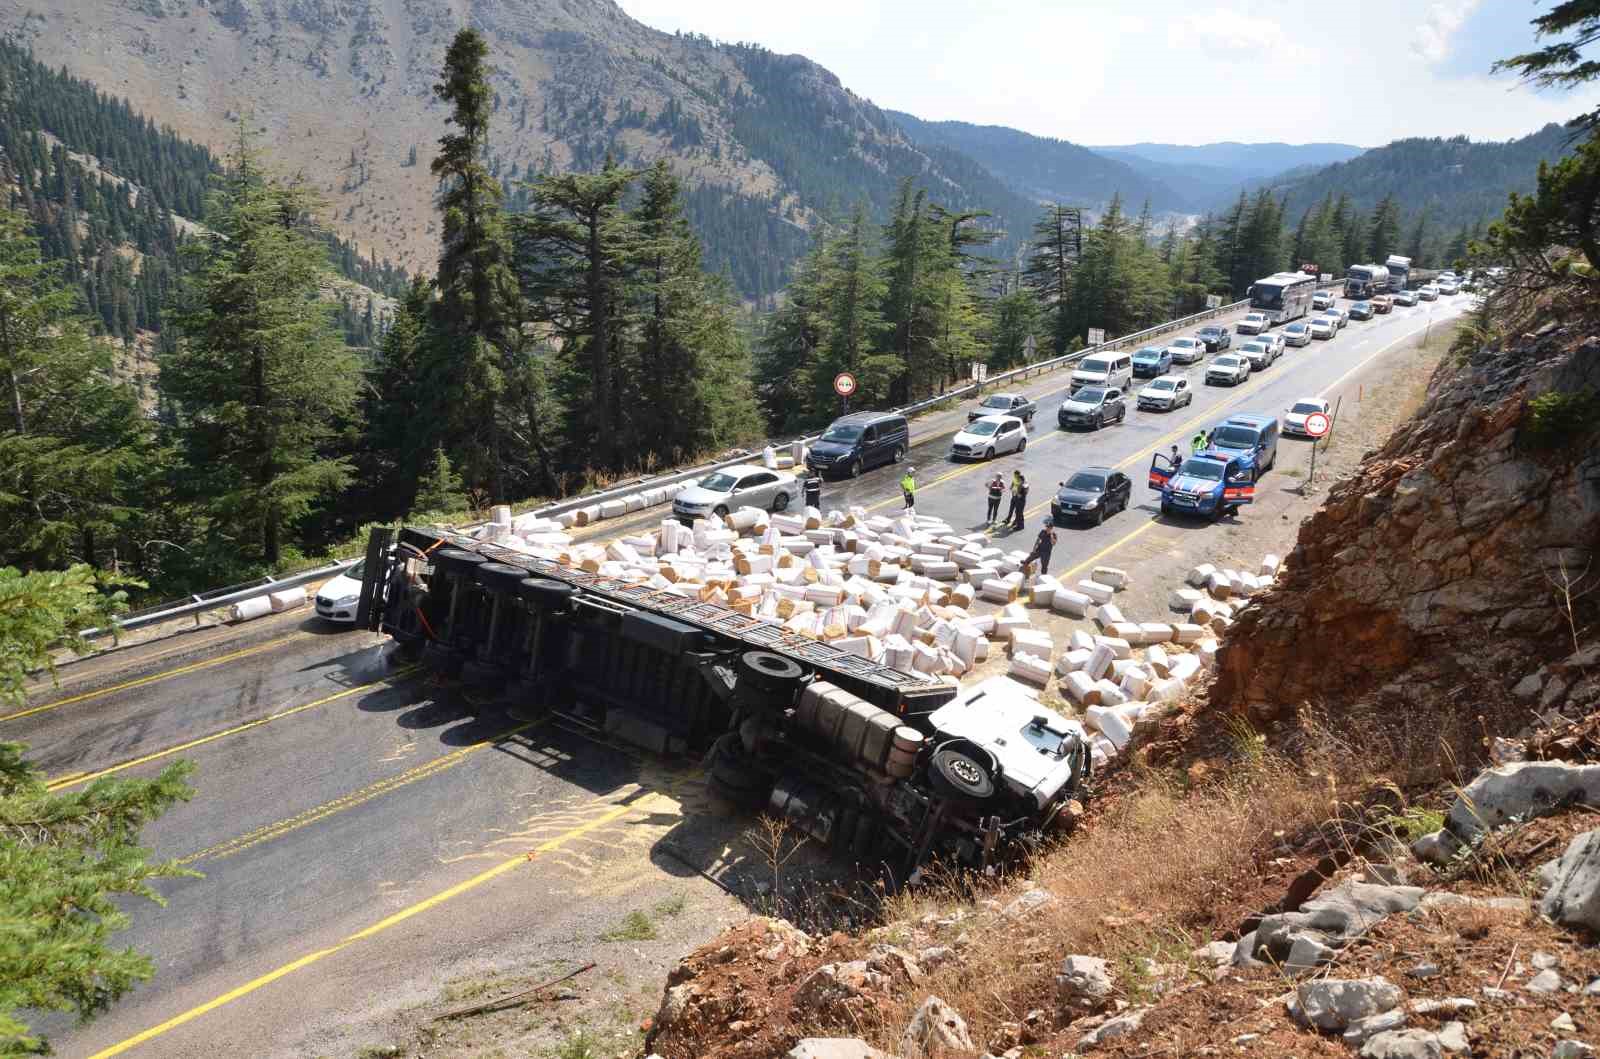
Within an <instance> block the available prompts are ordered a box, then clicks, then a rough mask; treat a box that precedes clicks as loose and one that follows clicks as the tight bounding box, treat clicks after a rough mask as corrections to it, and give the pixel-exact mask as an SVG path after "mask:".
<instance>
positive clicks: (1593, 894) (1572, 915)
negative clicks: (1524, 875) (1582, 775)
mask: <svg viewBox="0 0 1600 1059" xmlns="http://www.w3.org/2000/svg"><path fill="white" fill-rule="evenodd" d="M1594 767H1595V768H1596V769H1600V765H1597V766H1594ZM1554 864H1555V870H1554V871H1553V872H1551V873H1550V879H1551V882H1550V888H1549V890H1548V891H1546V893H1545V895H1544V899H1543V900H1542V901H1540V902H1539V910H1540V911H1541V912H1543V913H1544V914H1545V915H1547V916H1549V917H1550V918H1551V919H1553V920H1555V921H1556V922H1557V923H1560V924H1561V925H1562V926H1567V927H1581V928H1582V929H1584V930H1588V931H1592V932H1594V933H1596V934H1600V828H1596V829H1595V830H1593V831H1586V832H1584V833H1583V834H1581V835H1578V836H1577V837H1576V838H1574V839H1573V840H1572V841H1571V842H1570V843H1568V844H1567V850H1566V852H1565V853H1563V854H1562V855H1561V856H1560V858H1559V859H1558V860H1556V861H1555V862H1554ZM1549 867H1550V866H1549V865H1546V866H1545V869H1548V868H1549ZM1541 874H1543V870H1542V871H1541Z"/></svg>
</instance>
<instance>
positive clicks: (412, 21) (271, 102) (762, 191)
mask: <svg viewBox="0 0 1600 1059" xmlns="http://www.w3.org/2000/svg"><path fill="white" fill-rule="evenodd" d="M468 23H470V24H472V25H474V26H476V27H477V28H479V29H480V30H481V31H482V32H483V33H484V34H485V35H486V37H487V38H488V40H489V43H490V49H491V54H492V58H493V62H494V64H495V75H494V91H495V120H494V125H493V127H492V132H491V135H492V138H493V143H494V169H495V172H496V173H497V174H498V175H499V176H500V177H501V178H502V179H503V180H505V181H507V182H508V183H511V182H514V181H516V180H519V179H522V178H525V177H527V176H528V175H530V174H532V173H535V172H538V171H543V170H551V169H555V170H565V169H572V168H582V167H593V166H598V165H599V164H601V163H602V162H603V160H604V159H605V158H606V156H607V155H608V154H610V155H612V156H613V157H615V158H617V159H618V160H619V161H622V162H624V163H630V164H631V163H638V164H643V163H648V162H651V161H654V160H655V159H657V158H661V157H668V158H670V159H672V160H673V164H674V165H675V167H676V168H677V169H678V170H679V171H680V172H681V173H682V174H683V175H684V176H686V177H687V178H688V179H689V181H690V182H691V185H692V186H693V188H694V193H693V194H692V195H691V197H690V201H689V203H688V206H689V210H690V214H691V219H692V220H694V221H695V223H696V225H697V227H698V228H699V230H700V232H701V234H702V236H703V237H704V238H705V240H706V242H707V244H708V249H709V254H708V257H709V259H710V264H711V265H712V266H713V267H719V266H723V265H726V266H728V267H729V268H730V269H732V271H733V275H734V279H735V281H736V283H737V284H738V285H739V286H740V288H741V289H742V290H744V291H745V292H746V293H761V292H765V291H770V290H774V289H776V288H777V287H778V286H780V285H781V283H782V281H783V278H784V268H783V266H784V264H785V263H786V262H787V261H788V260H790V259H791V258H792V257H793V256H794V255H795V254H796V253H798V252H800V251H801V250H802V249H804V247H805V246H806V245H807V244H808V242H809V234H808V233H809V229H810V228H812V227H813V226H814V224H815V223H816V221H817V219H818V218H819V216H821V215H823V214H824V213H826V212H828V211H843V210H848V209H849V208H850V207H851V206H853V205H854V203H855V202H856V201H858V200H861V199H865V200H867V201H868V202H869V203H871V204H872V205H873V206H874V207H876V208H877V209H879V210H883V209H885V208H886V207H887V205H888V204H889V203H890V202H891V200H892V197H893V195H894V192H895V188H896V185H897V184H898V182H899V181H900V180H901V179H902V178H903V177H906V176H914V177H916V178H917V179H918V180H920V181H921V182H923V183H924V184H926V185H927V186H928V187H929V188H930V191H931V193H932V196H933V197H934V198H935V200H937V201H942V202H944V203H945V204H947V205H950V206H952V207H961V208H970V207H984V208H988V209H991V210H993V211H995V212H996V214H997V215H998V216H999V217H1000V218H1001V221H1002V223H1004V224H1005V226H1006V227H1008V228H1009V229H1011V230H1013V231H1020V230H1023V229H1024V228H1025V227H1026V226H1027V225H1028V224H1029V223H1031V221H1032V219H1033V217H1032V214H1033V206H1032V204H1031V203H1029V202H1028V201H1027V200H1026V199H1024V198H1022V197H1021V196H1017V195H1015V194H1013V193H1011V192H1009V191H1008V189H1006V188H1005V187H1004V186H1003V185H1001V184H1000V183H999V182H998V181H997V180H995V179H994V178H993V177H992V176H991V175H990V174H988V173H987V172H986V171H985V170H983V169H982V167H980V166H978V165H976V164H974V163H972V162H971V160H970V159H966V158H964V157H960V156H957V155H956V154H955V153H954V152H944V151H939V150H934V151H923V150H921V149H919V148H918V147H917V146H916V145H915V144H913V143H912V142H911V141H910V140H909V139H908V138H907V136H906V135H905V133H904V132H903V131H901V130H900V128H899V127H898V126H896V125H895V124H894V123H893V122H892V121H891V120H890V119H889V118H888V117H887V116H886V115H885V114H883V112H881V111H879V110H878V109H877V108H876V107H874V106H873V105H872V104H871V103H870V102H869V101H867V100H864V99H861V98H860V97H858V96H856V95H854V94H853V93H851V92H850V91H849V90H848V89H846V88H845V87H844V86H843V85H841V84H840V83H839V81H838V79H837V78H836V77H834V76H833V75H832V74H831V73H829V72H828V71H827V70H825V69H823V68H822V67H820V66H817V65H816V64H815V63H812V62H810V61H809V60H807V59H805V58H803V57H800V56H780V55H775V54H773V53H770V52H767V51H764V50H762V49H759V48H753V47H742V46H718V45H715V44H713V43H712V42H711V41H709V40H706V39H704V38H698V37H683V36H675V35H671V34H666V33H661V32H658V31H656V30H652V29H650V28H648V27H646V26H644V25H642V24H641V23H639V22H636V21H634V20H633V19H631V18H629V17H628V16H627V15H626V14H624V13H623V12H622V10H621V9H620V8H619V7H618V6H617V5H616V4H615V3H613V2H611V0H471V2H469V0H58V2H55V3H51V4H47V5H29V4H25V3H22V2H20V0H17V2H13V3H9V4H4V5H0V31H4V32H6V33H9V34H12V35H14V36H15V37H16V38H17V39H19V40H21V41H22V42H24V43H26V44H27V45H29V46H31V47H32V48H33V50H34V52H35V54H36V55H37V56H38V57H39V58H40V59H41V60H43V61H44V62H46V63H49V64H51V65H52V66H63V65H64V66H66V67H67V68H68V69H70V70H71V71H72V72H73V73H75V74H77V75H79V76H81V77H84V78H87V79H89V80H91V81H93V82H94V83H96V84H97V85H99V86H100V87H101V88H102V89H103V90H104V91H106V92H108V93H111V94H113V95H116V96H125V97H127V98H128V99H129V100H130V101H131V102H132V104H133V105H134V107H135V108H136V109H139V110H142V111H144V112H145V113H147V114H149V115H150V116H151V117H153V118H154V119H155V120H156V121H157V122H158V123H162V124H170V125H171V126H172V127H173V128H174V129H176V130H178V132H180V133H181V134H183V135H186V136H189V137H192V138H194V139H196V140H199V141H200V142H203V143H205V144H207V145H209V146H211V147H212V148H214V149H220V148H225V147H226V146H227V145H228V144H229V142H230V141H231V140H232V139H233V138H234V137H235V135H236V132H235V129H234V123H235V121H236V119H238V117H239V116H240V115H247V116H248V125H249V127H250V128H251V129H252V130H254V131H256V132H257V133H258V136H259V141H260V145H261V146H262V147H263V148H264V149H266V150H267V151H268V152H269V153H270V155H271V156H272V158H273V159H274V160H275V161H276V163H277V164H278V165H279V166H280V167H282V168H285V169H289V170H300V171H303V172H304V173H305V174H306V175H307V176H309V177H310V179H311V180H312V181H313V182H315V183H316V184H317V185H318V186H320V187H321V188H322V190H323V191H324V192H325V193H326V194H327V195H328V197H329V199H330V200H331V202H332V204H333V207H334V213H335V217H334V220H335V223H336V224H337V225H338V226H339V228H340V230H341V231H342V232H343V233H345V234H347V235H352V236H356V237H358V239H359V240H360V242H361V244H362V248H363V249H371V250H373V251H375V252H376V254H377V256H379V257H389V258H391V259H392V260H394V261H395V263H396V264H399V265H402V266H404V267H406V268H408V269H413V270H415V269H427V268H430V267H431V265H432V260H433V257H434V254H435V246H436V239H437V224H436V219H435V217H434V215H433V209H432V200H433V194H434V190H435V182H434V180H433V177H432V176H431V175H430V173H429V171H428V163H429V160H430V159H431V157H432V155H433V152H434V147H435V143H436V141H437V139H438V137H439V136H440V135H441V133H442V132H443V131H444V118H445V109H444V107H443V106H442V105H441V104H439V103H438V102H437V101H436V100H435V99H434V97H433V93H432V90H431V86H432V84H433V82H434V80H435V79H436V76H437V72H438V68H439V64H440V61H441V59H442V57H443V55H444V51H445V47H446V44H447V42H448V41H449V39H450V37H451V36H452V35H453V34H454V33H455V32H456V31H457V30H458V29H459V28H460V27H461V26H463V25H466V24H468Z"/></svg>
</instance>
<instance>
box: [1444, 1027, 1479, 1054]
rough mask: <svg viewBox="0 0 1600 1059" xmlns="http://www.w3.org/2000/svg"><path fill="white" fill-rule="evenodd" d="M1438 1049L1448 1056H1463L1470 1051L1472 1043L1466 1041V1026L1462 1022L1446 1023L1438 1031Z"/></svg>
mask: <svg viewBox="0 0 1600 1059" xmlns="http://www.w3.org/2000/svg"><path fill="white" fill-rule="evenodd" d="M1439 1047H1441V1048H1443V1049H1444V1050H1445V1053H1446V1054H1448V1055H1465V1054H1466V1053H1468V1052H1470V1051H1471V1050H1472V1042H1471V1041H1469V1040H1467V1024H1466V1023H1464V1022H1447V1023H1445V1024H1444V1027H1443V1028H1442V1029H1441V1030H1440V1031H1439Z"/></svg>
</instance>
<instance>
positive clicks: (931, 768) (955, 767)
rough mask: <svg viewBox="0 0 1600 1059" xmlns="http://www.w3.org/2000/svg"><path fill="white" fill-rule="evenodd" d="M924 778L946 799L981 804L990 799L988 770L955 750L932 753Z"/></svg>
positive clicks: (992, 787)
mask: <svg viewBox="0 0 1600 1059" xmlns="http://www.w3.org/2000/svg"><path fill="white" fill-rule="evenodd" d="M928 779H929V781H930V782H931V785H932V786H933V789H934V790H935V791H936V792H937V793H938V794H941V795H943V796H944V797H946V798H956V799H959V800H962V801H967V802H982V801H987V800H988V799H989V798H992V797H993V796H994V778H993V777H992V776H990V775H989V773H988V770H986V769H985V768H984V767H983V766H982V765H980V764H978V763H977V762H976V761H974V760H973V759H972V758H970V757H968V756H967V755H966V754H963V753H962V752H961V751H959V750H939V751H935V752H934V755H933V760H931V761H930V762H929V763H928Z"/></svg>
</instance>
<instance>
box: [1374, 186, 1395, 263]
mask: <svg viewBox="0 0 1600 1059" xmlns="http://www.w3.org/2000/svg"><path fill="white" fill-rule="evenodd" d="M1399 246H1400V207H1399V205H1398V204H1396V202H1395V201H1394V196H1393V195H1385V196H1384V197H1383V199H1382V200H1381V201H1379V203H1378V205H1377V207H1376V208H1374V209H1373V211H1372V227H1371V229H1370V231H1369V232H1368V233H1367V261H1368V262H1376V263H1378V264H1382V263H1383V262H1384V260H1385V259H1387V258H1388V256H1389V255H1390V254H1394V253H1398V252H1399V250H1398V248H1399Z"/></svg>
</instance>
